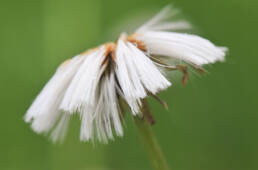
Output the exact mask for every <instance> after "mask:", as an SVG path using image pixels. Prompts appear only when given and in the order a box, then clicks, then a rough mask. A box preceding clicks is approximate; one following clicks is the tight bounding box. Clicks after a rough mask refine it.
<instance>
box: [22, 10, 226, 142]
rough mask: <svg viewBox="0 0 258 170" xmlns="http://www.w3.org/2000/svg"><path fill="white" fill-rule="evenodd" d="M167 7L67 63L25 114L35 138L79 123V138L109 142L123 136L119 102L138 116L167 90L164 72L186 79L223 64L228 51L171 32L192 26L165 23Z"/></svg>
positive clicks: (53, 135)
mask: <svg viewBox="0 0 258 170" xmlns="http://www.w3.org/2000/svg"><path fill="white" fill-rule="evenodd" d="M171 14H172V13H171V10H170V8H164V9H163V10H162V11H161V12H160V13H158V14H157V15H156V16H154V17H153V18H152V19H150V20H149V21H148V22H146V23H145V24H143V25H142V26H141V27H140V28H138V29H137V30H136V31H135V33H133V34H131V35H127V34H126V33H122V34H121V35H120V37H119V39H118V40H117V41H116V42H114V43H113V42H111V43H106V44H104V45H101V46H99V47H97V48H94V49H91V50H88V51H86V52H84V53H82V54H79V55H77V56H75V57H73V58H72V59H69V60H67V61H65V62H64V63H63V64H61V66H59V68H58V69H57V71H56V73H55V74H54V76H53V77H52V78H51V79H50V81H49V82H48V83H47V84H46V86H45V87H44V88H43V90H42V91H41V92H40V94H39V95H38V96H37V97H36V99H35V100H34V102H33V104H32V105H31V107H30V108H29V109H28V111H27V113H26V115H25V121H26V122H30V123H31V127H32V129H33V130H34V131H35V132H37V133H51V138H52V139H53V140H54V141H57V140H59V139H62V138H63V137H64V135H65V132H66V129H67V126H68V123H69V118H70V116H71V115H72V114H78V115H79V116H80V118H81V130H80V139H81V140H82V141H88V140H90V139H94V138H97V139H98V140H99V141H102V142H107V141H108V140H109V139H113V138H114V133H115V134H116V135H118V136H122V135H123V129H122V119H123V113H122V111H121V110H122V108H121V107H122V106H121V100H122V101H123V102H124V103H126V104H127V105H128V107H129V108H130V110H131V113H132V115H133V116H136V115H141V106H142V100H143V99H145V98H146V97H147V96H149V95H152V96H155V98H157V99H158V100H159V101H161V102H162V103H163V101H162V100H161V99H159V98H158V97H157V94H158V92H160V91H162V90H165V89H167V88H168V87H169V86H171V82H169V81H168V80H167V78H166V76H165V72H164V70H179V71H181V72H183V73H184V76H183V83H185V82H186V80H187V67H186V65H183V64H180V65H176V64H169V63H171V62H167V61H169V60H171V61H181V62H184V63H186V64H189V65H190V66H192V67H193V68H196V69H198V70H200V71H201V70H202V69H201V68H202V66H203V65H204V64H210V63H215V62H216V61H223V60H224V57H225V52H226V48H225V47H217V46H215V45H214V44H213V43H211V42H210V41H209V40H207V39H204V38H201V37H199V36H197V35H191V34H186V33H178V32H171V31H175V30H182V29H187V28H189V27H190V24H188V23H187V22H185V21H167V19H168V18H169V17H170V16H171Z"/></svg>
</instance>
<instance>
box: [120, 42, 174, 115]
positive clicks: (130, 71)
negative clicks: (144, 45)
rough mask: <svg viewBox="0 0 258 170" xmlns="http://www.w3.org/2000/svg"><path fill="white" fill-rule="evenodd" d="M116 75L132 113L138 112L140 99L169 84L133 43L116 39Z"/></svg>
mask: <svg viewBox="0 0 258 170" xmlns="http://www.w3.org/2000/svg"><path fill="white" fill-rule="evenodd" d="M116 52H117V53H116V63H117V68H116V75H117V78H118V82H119V84H120V86H121V89H122V91H123V94H124V98H125V100H126V102H127V103H128V104H129V106H130V108H131V110H132V112H133V114H137V113H139V106H140V105H141V99H143V98H145V97H146V96H147V92H151V93H153V94H155V93H157V92H158V91H160V90H163V89H166V88H167V87H168V86H170V82H169V81H168V80H167V79H166V78H165V77H164V76H163V75H162V74H161V72H160V71H159V70H158V69H157V67H156V66H155V65H154V63H153V62H152V61H151V60H150V59H149V58H148V57H147V56H146V55H145V54H144V53H143V52H142V51H140V50H139V49H138V48H137V47H135V46H134V45H133V44H131V43H128V42H126V43H125V42H124V41H123V40H119V41H118V46H117V51H116Z"/></svg>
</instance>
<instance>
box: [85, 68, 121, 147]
mask: <svg viewBox="0 0 258 170" xmlns="http://www.w3.org/2000/svg"><path fill="white" fill-rule="evenodd" d="M115 84H116V82H115V76H114V73H113V72H111V73H110V75H105V76H103V79H102V80H101V82H100V84H99V87H98V88H99V91H98V92H97V93H99V97H98V99H97V100H98V102H97V103H96V108H95V112H93V113H92V114H91V115H89V114H87V113H86V112H85V113H83V112H82V114H83V115H82V125H81V135H80V139H81V140H82V141H87V140H89V139H93V138H94V135H93V133H94V130H95V132H96V134H97V138H98V139H99V141H103V142H105V143H107V141H108V139H113V133H112V128H113V127H114V129H115V132H116V134H117V135H118V136H122V135H123V129H122V125H121V122H120V117H119V116H120V110H119V105H118V99H117V94H116V88H115V87H116V85H115ZM85 109H86V108H85ZM89 126H91V127H93V126H94V127H95V129H93V128H91V127H89Z"/></svg>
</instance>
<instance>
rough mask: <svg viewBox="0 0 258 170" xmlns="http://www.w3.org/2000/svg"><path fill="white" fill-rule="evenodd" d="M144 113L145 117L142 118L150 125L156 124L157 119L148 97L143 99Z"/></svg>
mask: <svg viewBox="0 0 258 170" xmlns="http://www.w3.org/2000/svg"><path fill="white" fill-rule="evenodd" d="M141 111H142V114H143V117H142V119H143V120H144V121H145V122H147V123H148V124H150V125H154V124H155V122H156V121H155V119H154V117H153V115H152V112H151V110H150V107H149V104H148V102H147V99H146V98H145V99H142V109H141Z"/></svg>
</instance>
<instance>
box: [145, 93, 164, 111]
mask: <svg viewBox="0 0 258 170" xmlns="http://www.w3.org/2000/svg"><path fill="white" fill-rule="evenodd" d="M149 95H150V96H152V97H153V98H154V99H156V100H157V101H158V102H159V103H160V104H161V105H162V106H163V107H164V109H166V110H168V105H167V103H166V102H165V101H164V100H162V99H161V98H160V97H159V96H158V95H156V94H152V93H149Z"/></svg>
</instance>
